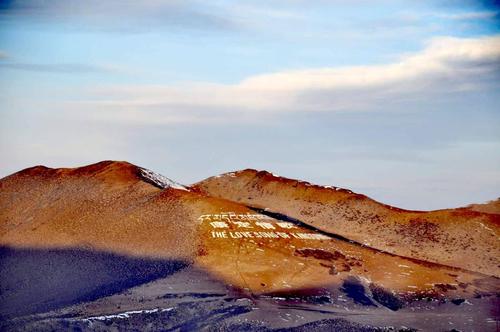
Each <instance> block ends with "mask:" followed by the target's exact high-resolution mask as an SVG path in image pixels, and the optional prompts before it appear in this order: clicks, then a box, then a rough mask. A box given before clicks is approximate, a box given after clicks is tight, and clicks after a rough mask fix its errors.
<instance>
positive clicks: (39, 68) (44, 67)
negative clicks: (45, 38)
mask: <svg viewBox="0 0 500 332" xmlns="http://www.w3.org/2000/svg"><path fill="white" fill-rule="evenodd" d="M1 58H2V57H1V54H0V59H1ZM0 69H4V70H5V69H8V70H23V71H31V72H43V73H59V74H61V73H62V74H75V73H79V74H84V73H103V72H112V71H115V70H116V68H113V67H112V66H99V65H90V64H82V63H59V64H41V63H22V62H0Z"/></svg>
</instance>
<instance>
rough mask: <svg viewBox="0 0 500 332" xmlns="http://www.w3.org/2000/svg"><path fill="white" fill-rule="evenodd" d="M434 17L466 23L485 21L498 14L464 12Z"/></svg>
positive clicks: (495, 12) (440, 14)
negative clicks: (469, 21)
mask: <svg viewBox="0 0 500 332" xmlns="http://www.w3.org/2000/svg"><path fill="white" fill-rule="evenodd" d="M434 16H436V17H439V18H444V19H449V20H458V21H468V20H485V19H493V18H496V17H498V16H499V12H497V11H480V12H465V13H455V14H450V13H437V14H434Z"/></svg>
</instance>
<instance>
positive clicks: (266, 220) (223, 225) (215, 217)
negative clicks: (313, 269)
mask: <svg viewBox="0 0 500 332" xmlns="http://www.w3.org/2000/svg"><path fill="white" fill-rule="evenodd" d="M198 220H199V221H200V222H203V223H208V224H209V225H210V227H211V228H212V231H211V235H212V238H218V239H230V238H232V239H241V238H256V239H292V238H295V239H302V240H328V239H330V238H329V237H328V236H326V235H323V234H319V233H299V232H297V231H300V229H299V227H297V226H296V225H295V224H293V223H291V222H285V221H276V222H272V221H274V219H273V218H271V217H268V216H266V215H263V214H250V213H246V214H236V213H234V212H221V213H218V214H204V215H201V216H200V217H199V218H198Z"/></svg>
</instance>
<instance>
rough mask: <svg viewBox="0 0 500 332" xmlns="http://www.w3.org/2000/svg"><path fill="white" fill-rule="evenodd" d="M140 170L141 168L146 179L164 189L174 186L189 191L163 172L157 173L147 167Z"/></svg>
mask: <svg viewBox="0 0 500 332" xmlns="http://www.w3.org/2000/svg"><path fill="white" fill-rule="evenodd" d="M140 170H141V176H143V177H144V178H145V179H147V180H149V181H150V182H152V183H153V184H155V185H156V186H158V187H160V188H163V189H165V188H174V189H180V190H186V191H189V190H188V189H187V188H186V187H184V186H183V185H181V184H179V183H177V182H175V181H172V180H170V179H169V178H167V177H165V176H163V175H161V174H158V173H155V172H153V171H150V170H149V169H146V168H141V169H140Z"/></svg>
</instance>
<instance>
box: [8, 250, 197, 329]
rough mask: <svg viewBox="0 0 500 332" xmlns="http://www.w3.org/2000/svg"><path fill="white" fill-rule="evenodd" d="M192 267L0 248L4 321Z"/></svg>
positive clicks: (102, 255) (96, 254)
mask: <svg viewBox="0 0 500 332" xmlns="http://www.w3.org/2000/svg"><path fill="white" fill-rule="evenodd" d="M187 265H188V264H187V263H186V262H183V261H177V260H161V259H148V258H136V257H130V256H124V255H117V254H112V253H108V252H100V251H91V250H84V249H29V248H28V249H18V248H11V247H5V246H2V247H0V320H3V319H8V318H13V317H17V316H22V315H27V314H32V313H39V312H45V311H49V310H53V309H57V308H60V307H63V306H67V305H71V304H74V303H78V302H82V301H92V300H96V299H98V298H100V297H103V296H108V295H111V294H113V293H117V292H120V291H122V290H124V289H127V288H130V287H133V286H136V285H139V284H143V283H146V282H149V281H152V280H155V279H158V278H162V277H166V276H168V275H170V274H173V273H175V272H176V271H178V270H180V269H182V268H184V267H185V266H187Z"/></svg>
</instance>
